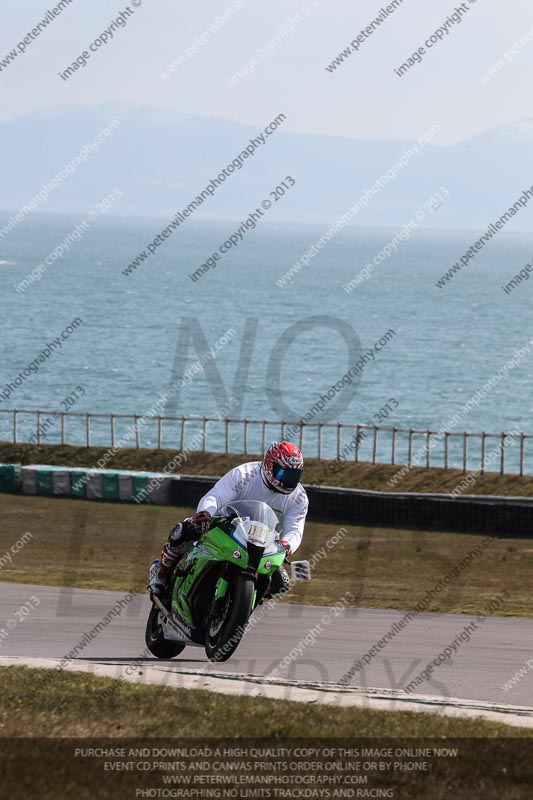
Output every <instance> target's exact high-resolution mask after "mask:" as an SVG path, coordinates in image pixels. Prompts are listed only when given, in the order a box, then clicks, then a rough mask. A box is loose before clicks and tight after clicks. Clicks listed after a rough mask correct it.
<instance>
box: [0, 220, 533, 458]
mask: <svg viewBox="0 0 533 800" xmlns="http://www.w3.org/2000/svg"><path fill="white" fill-rule="evenodd" d="M9 216H10V213H9V212H4V213H3V214H1V215H0V229H2V226H4V225H5V224H6V221H7V220H8V217H9ZM82 221H83V217H81V216H76V215H50V214H46V215H45V214H38V213H34V214H32V215H30V216H29V217H27V218H26V219H25V220H24V221H22V222H21V223H20V224H18V225H15V226H14V227H13V230H11V231H10V232H8V233H7V234H5V233H4V234H3V235H1V236H0V297H1V306H0V307H1V316H0V326H1V331H0V333H1V338H0V349H1V353H2V358H1V361H0V439H10V438H11V436H12V414H7V413H4V412H5V411H6V410H12V409H20V410H23V411H33V410H37V409H39V410H42V411H43V413H44V412H50V411H61V410H68V411H70V412H75V413H78V414H82V413H83V414H84V413H86V412H89V413H91V414H111V413H113V414H117V415H120V414H125V415H132V414H137V415H140V416H144V417H151V416H153V415H154V413H158V414H164V415H167V416H179V417H181V416H185V417H187V418H201V417H208V418H215V419H222V418H225V417H231V418H232V419H241V418H247V419H250V420H259V421H262V420H268V421H272V422H273V423H276V422H279V421H280V420H285V421H288V422H295V421H298V420H301V419H304V420H306V421H307V422H309V423H318V422H321V423H323V424H324V428H323V430H322V434H321V436H322V438H321V446H322V448H323V454H324V453H328V454H330V455H331V454H332V453H333V451H334V450H335V451H336V448H337V441H338V439H337V435H338V429H337V427H336V426H337V423H342V424H344V425H355V424H368V425H374V424H376V425H381V426H385V427H390V428H393V427H396V428H400V429H416V430H420V431H425V430H432V431H440V430H444V429H447V430H449V431H452V432H454V433H456V432H458V431H468V432H470V433H479V432H481V431H485V432H489V433H501V432H502V431H504V432H509V431H521V432H524V433H526V434H533V425H532V414H533V397H532V391H531V390H532V377H533V344H530V340H531V339H533V325H532V314H531V305H532V303H531V300H532V294H533V274H532V273H531V272H529V271H528V270H527V268H526V267H527V265H530V266H531V264H532V262H533V234H527V233H522V234H521V233H510V232H505V231H502V232H499V234H498V235H497V236H495V237H493V238H492V239H491V240H490V242H488V243H486V244H485V245H484V247H483V248H482V249H481V250H479V252H477V253H476V255H475V257H473V258H471V259H470V260H469V261H468V263H467V265H466V266H465V267H463V268H462V269H461V270H460V271H458V272H456V273H455V274H454V275H453V277H452V278H451V279H450V280H449V281H446V282H445V285H444V286H443V287H438V286H437V285H436V284H437V282H438V281H439V279H440V278H441V277H442V275H443V274H444V273H446V272H447V270H449V269H450V268H451V267H452V265H453V264H455V263H457V262H458V261H459V260H460V258H461V257H462V256H463V255H464V254H465V253H466V252H467V251H468V250H469V248H470V247H472V245H473V244H474V243H475V242H476V241H477V240H478V238H479V235H480V233H481V232H480V231H468V230H464V231H443V230H440V231H438V230H429V229H424V230H422V229H419V230H416V231H414V232H412V233H411V235H410V236H409V237H406V238H405V239H404V240H402V241H401V242H400V243H399V244H397V246H396V248H395V249H394V248H390V247H389V248H388V250H389V252H390V251H391V249H392V250H393V252H392V254H391V255H390V256H387V255H386V254H384V252H383V248H384V247H386V245H387V244H388V243H390V242H391V240H393V239H394V237H395V235H396V233H397V231H396V230H395V229H388V228H379V229H378V228H374V229H365V228H360V227H353V226H351V227H350V226H346V227H345V228H343V229H340V230H338V232H336V233H335V234H334V235H332V236H330V237H329V238H327V239H325V238H324V236H325V233H326V231H327V230H328V224H327V223H325V224H324V225H322V226H321V225H299V226H295V225H274V224H270V225H269V224H268V223H266V222H261V224H260V225H258V226H257V227H255V228H252V227H249V228H246V229H245V231H244V233H243V235H242V237H240V236H239V235H238V233H237V231H238V229H239V227H240V223H239V222H232V221H202V222H200V221H194V220H187V221H186V224H184V225H183V226H180V228H179V229H178V230H176V232H173V233H172V234H171V235H170V236H168V237H167V238H165V239H163V238H161V239H160V243H159V244H158V245H157V246H153V247H152V250H153V254H148V255H147V256H146V257H145V259H144V261H139V262H138V266H137V268H136V269H134V270H131V271H130V274H125V271H126V269H127V267H128V265H129V264H131V263H133V261H134V260H135V259H136V258H137V257H138V256H139V253H141V252H142V251H143V250H144V251H145V252H146V253H148V250H147V245H148V244H150V243H151V242H153V241H154V239H155V237H156V236H157V235H158V234H160V232H161V231H162V230H163V228H165V227H166V226H167V225H168V223H169V222H170V220H166V219H155V218H150V219H141V218H129V219H126V218H120V217H112V216H110V215H103V216H102V218H100V219H97V220H93V221H92V222H91V224H90V225H89V226H87V225H82V226H81V227H82V230H81V233H80V225H81V223H82ZM76 230H77V231H78V235H75V234H74V231H76ZM4 231H5V228H4ZM241 233H242V229H241ZM230 237H233V240H232V239H231V238H230ZM396 239H397V237H396ZM228 243H229V244H228ZM317 243H321V244H317ZM58 248H59V250H58ZM380 253H381V256H380V255H379V254H380ZM302 256H303V257H304V258H303V263H302V261H301V259H302ZM47 260H48V263H47ZM296 264H298V267H297V268H295V269H293V270H292V273H289V271H290V270H291V268H294V265H296ZM368 265H371V267H370V268H369V267H368ZM365 267H366V268H367V269H366V271H365V272H364V273H361V271H362V270H364V268H365ZM521 270H522V271H523V272H522V275H523V277H522V278H521V280H520V281H518V282H515V285H514V286H513V287H511V289H508V290H507V291H505V290H504V288H502V287H504V286H508V285H509V282H510V281H511V280H512V279H513V278H514V276H515V275H516V274H519V273H520V271H521ZM358 274H359V275H361V274H364V275H366V276H367V277H364V279H363V280H358V279H355V276H356V275H358ZM32 275H33V277H32ZM287 275H289V277H288V278H287ZM284 276H285V280H284V279H283V277H284ZM526 276H527V277H526ZM530 278H531V279H530ZM354 279H355V283H356V285H355V284H354ZM350 281H351V282H352V283H351V284H350ZM347 286H351V287H352V288H351V290H350V291H347V290H346V287H347ZM73 320H81V322H79V321H78V322H76V323H75V324H74V327H73V328H72V331H71V332H70V333H68V335H67V336H66V338H62V335H64V332H65V331H67V332H68V331H69V330H70V329H69V327H68V326H69V325H71V323H73ZM58 338H59V340H60V342H59V344H58V343H56V345H55V346H51V345H52V344H53V342H54V340H56V339H58ZM527 348H529V352H528V350H527ZM31 364H33V365H34V366H33V367H31V366H30V365H31ZM494 376H497V377H496V378H495V377H494ZM69 398H70V399H69ZM468 401H470V404H469V406H468V407H467V406H466V404H467V403H468ZM313 409H314V410H313ZM45 416H46V415H45ZM453 420H455V421H453ZM452 421H453V422H452ZM18 424H19V428H18V436H19V438H21V439H25V440H28V438H29V437H30V436H31V434H32V432H35V429H36V422H35V416H33V415H31V414H20V415H19V417H18ZM116 424H117V430H118V434H117V435H119V436H120V435H122V436H124V437H126V439H127V441H128V445H127V446H131V445H132V444H135V439H134V438H133V439H132V437H131V432H130V433H128V432H127V431H128V429H129V426H130V425H131V420H128V419H122V418H119V419H118V420H117V422H116ZM59 428H60V426H59V425H58V424H54V425H52V424H51V425H50V429H49V430H47V431H44V432H43V441H49V442H55V441H58V437H59V435H60V430H59ZM109 430H110V429H109V422H108V420H106V419H103V418H98V417H96V418H95V419H92V420H91V437H92V438H91V441H92V443H93V444H103V445H107V444H109V443H110V434H109ZM207 430H208V436H207V439H206V442H207V449H216V450H220V449H224V447H225V446H226V445H225V430H224V425H223V424H222V423H219V422H214V423H209V424H208V428H207ZM85 431H86V420H85V419H84V418H83V417H81V416H80V417H78V418H72V419H69V420H68V421H67V432H68V435H67V438H70V440H71V441H73V440H76V441H81V438H83V436H84V434H85ZM199 431H200V432H201V431H202V425H201V423H190V424H189V425H187V426H186V433H185V442H184V445H185V446H191V447H192V446H195V447H198V441H199V440H198V432H199ZM281 432H282V431H281V428H280V427H279V425H278V426H276V425H275V424H273V425H268V426H267V428H266V433H265V431H264V429H263V427H262V425H261V424H255V423H254V424H251V425H250V426H249V428H248V436H249V437H250V438H249V442H248V446H249V449H250V448H251V449H252V451H255V452H259V449H260V447H261V445H262V443H263V441H264V437H265V436H266V439H267V440H271V439H273V438H278V437H279V436H280V435H281ZM283 432H284V433H286V430H284V431H283ZM243 435H244V434H243V427H242V426H240V425H237V424H233V425H232V426H231V427H230V432H229V442H230V446H231V448H232V449H234V450H239V448H240V447H241V444H242V442H243ZM305 435H307V436H308V437H311V438H307V439H305V441H304V445H305V444H306V443H307V444H308V447H307V452H308V454H309V455H315V452H314V451H315V450H316V446H317V441H318V439H317V431H316V429H313V430H311V429H309V430H308V431H306V432H305ZM180 436H181V429H180V425H179V424H178V423H165V426H164V446H177V445H179V443H180ZM140 437H141V444H142V445H143V446H150V445H153V444H154V443H155V442H156V441H157V431H156V426H155V425H154V424H153V423H152V422H149V421H147V422H146V424H144V426H143V428H142V430H141V432H140ZM191 437H192V438H191ZM293 438H294V437H293ZM452 438H453V437H452ZM126 439H125V440H124V441H126ZM370 440H371V436H369V437H368V440H367V441H366V442H364V445H365V446H370V444H369V443H370ZM347 441H349V431H344V430H343V432H342V443H343V446H344V444H345V443H346V442H347ZM398 441H399V444H398V447H399V451H398V453H397V454H396V456H397V457H398V458H400V460H401V456H402V453H403V454H404V455H405V447H406V440H405V439H402V438H401V436H400V439H399V440H398ZM423 441H424V439H423V436H422V435H420V439H419V442H423ZM191 442H194V444H191ZM472 442H473V443H474V445H473V446H474V450H475V447H477V444H476V442H477V439H475V437H474V438H473V439H472ZM494 442H496V440H494ZM456 444H457V447H456V448H455V450H454V449H453V447H452V450H453V452H454V453H455V455H454V458H456V459H457V458H459V457H460V450H461V447H462V445H461V447H460V446H459V445H460V443H459V439H457V442H456ZM526 445H527V446H526V462H527V464H528V465H529V470H530V471H531V470H533V444H531V445H529V440H527V442H526ZM415 446H416V442H415ZM376 448H377V449H376V452H377V457H378V458H379V459H380V460H385V461H386V460H388V459H389V460H390V458H389V456H390V442H389V440H388V439H387V434H386V433H384V434H383V436H381V437H380V439H379V442H378V444H377V446H376ZM402 448H404V449H403V450H402ZM528 448H530V449H531V451H532V453H531V456H532V458H529V454H528V452H527V451H528ZM304 449H305V448H304ZM472 452H474V451H472ZM438 453H440V449H439V448H437V447H436V448H435V454H434V457H435V458H436V459H437V460H436V461H435V462H434V463H438V459H439V458H441V456H440V455H438ZM347 457H350V458H352V457H353V449H352V451H350V453H349V456H347ZM432 457H433V456H432ZM469 457H470V456H469ZM472 458H474V456H472ZM474 460H475V459H474ZM432 463H433V461H432Z"/></svg>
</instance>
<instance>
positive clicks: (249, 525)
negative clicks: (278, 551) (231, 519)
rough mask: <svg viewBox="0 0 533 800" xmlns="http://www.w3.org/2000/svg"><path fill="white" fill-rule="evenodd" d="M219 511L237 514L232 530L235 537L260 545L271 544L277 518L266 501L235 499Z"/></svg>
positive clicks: (274, 534)
mask: <svg viewBox="0 0 533 800" xmlns="http://www.w3.org/2000/svg"><path fill="white" fill-rule="evenodd" d="M221 513H223V514H230V513H234V514H237V518H236V519H235V531H234V535H235V538H236V539H240V540H241V541H242V542H243V543H245V542H252V543H253V544H257V545H260V546H262V547H267V546H269V545H271V544H273V542H274V540H275V538H276V525H277V524H278V518H277V516H276V514H275V513H274V511H273V510H272V509H271V508H270V506H268V505H267V504H266V503H263V502H261V501H260V500H236V501H235V502H233V503H228V505H227V506H226V507H225V508H224V509H221Z"/></svg>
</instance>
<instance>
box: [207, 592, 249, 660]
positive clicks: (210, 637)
mask: <svg viewBox="0 0 533 800" xmlns="http://www.w3.org/2000/svg"><path fill="white" fill-rule="evenodd" d="M254 590H255V586H254V583H253V581H251V580H246V579H243V578H240V579H238V580H236V581H235V582H231V583H230V584H229V585H228V590H227V594H226V598H227V603H226V604H225V606H224V608H223V610H222V612H221V614H220V615H219V616H217V617H213V616H210V618H209V620H208V623H207V630H206V633H205V652H206V653H207V657H208V658H209V659H210V661H227V659H228V658H229V657H230V656H232V655H233V653H234V652H235V650H236V649H237V647H238V646H239V644H240V641H241V639H242V637H243V635H244V631H245V629H246V625H247V623H248V619H249V618H250V614H251V613H252V603H253V599H254Z"/></svg>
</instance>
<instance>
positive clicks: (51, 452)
mask: <svg viewBox="0 0 533 800" xmlns="http://www.w3.org/2000/svg"><path fill="white" fill-rule="evenodd" d="M107 451H108V448H105V447H77V446H74V445H39V446H38V445H33V446H28V445H13V444H7V443H0V462H3V463H7V464H15V463H16V464H54V465H63V466H71V467H75V466H81V467H90V466H94V465H95V464H96V463H97V461H98V459H99V458H101V457H102V456H103V455H104V453H106V452H107ZM178 454H179V452H178V451H175V450H144V449H139V450H135V449H123V450H118V451H117V452H116V454H115V455H114V456H113V458H112V459H111V460H110V461H109V462H108V467H110V468H116V469H133V470H150V471H159V470H163V469H164V467H165V466H166V465H167V464H168V463H169V462H170V461H171V460H172V459H174V458H175V457H177V456H178ZM259 458H261V456H259V455H258V456H242V455H235V454H225V453H207V452H206V453H196V452H191V453H188V454H186V458H185V461H184V463H183V469H182V472H183V473H184V474H191V475H215V476H220V475H223V474H224V473H225V472H227V470H229V469H231V468H232V467H235V466H237V465H238V464H241V463H242V462H243V461H253V460H256V459H259ZM400 469H401V467H400V466H398V465H396V466H392V465H391V464H369V463H366V462H359V463H357V464H356V463H355V462H353V461H338V462H337V461H326V460H324V461H318V460H317V459H316V458H315V459H313V458H308V459H306V461H305V472H304V480H305V483H307V484H316V485H319V486H333V485H334V486H344V487H347V488H356V489H372V490H375V491H386V492H438V493H440V492H442V493H447V492H451V491H453V489H454V488H455V487H456V486H457V485H458V484H459V483H460V482H461V481H462V480H463V479H464V478H465V474H464V473H463V472H461V471H460V470H457V469H448V470H445V469H439V468H429V469H426V468H424V467H414V468H413V469H410V470H409V471H408V472H407V474H406V475H405V476H404V477H403V478H402V479H401V480H399V481H398V483H396V484H395V485H393V486H390V485H389V484H388V481H389V480H390V479H392V478H393V476H394V475H396V473H397V472H398V471H399V470H400ZM463 494H479V495H486V494H489V495H491V494H493V495H508V496H513V497H533V477H522V478H520V477H519V476H517V475H499V474H497V473H493V472H491V473H487V474H486V475H481V476H480V477H479V478H477V480H476V481H475V482H474V483H473V485H472V486H471V487H469V488H468V489H467V490H465V491H464V492H463Z"/></svg>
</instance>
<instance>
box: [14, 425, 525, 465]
mask: <svg viewBox="0 0 533 800" xmlns="http://www.w3.org/2000/svg"><path fill="white" fill-rule="evenodd" d="M28 417H30V418H31V419H32V421H30V422H29V423H28ZM125 420H129V421H130V425H129V426H128V427H127V428H126V430H125V432H123V433H121V432H120V430H119V428H120V427H121V423H122V427H124V426H123V422H124V421H125ZM67 423H68V425H67ZM50 434H51V435H50ZM141 434H142V437H141ZM286 438H288V439H290V440H292V441H294V442H295V443H297V444H298V445H299V446H300V448H301V449H302V450H304V451H305V452H304V455H305V456H306V457H307V458H313V457H314V458H318V459H320V460H322V459H340V460H346V461H354V462H359V461H365V462H370V463H372V464H393V465H395V464H396V465H398V466H401V465H406V466H409V467H412V466H422V467H431V466H433V467H444V468H446V469H447V468H456V469H462V471H463V472H467V471H471V470H479V471H480V472H481V474H483V473H484V472H486V471H491V472H495V471H497V472H499V473H500V475H504V474H519V475H524V474H533V452H531V453H529V452H526V445H527V440H529V439H532V438H533V435H531V434H524V433H520V434H516V433H515V434H512V433H504V432H502V433H486V432H481V433H469V432H466V431H462V432H459V431H458V432H454V431H432V430H419V429H416V428H397V427H388V426H380V425H366V424H359V423H357V424H346V423H332V422H308V423H305V422H294V423H292V422H288V421H284V420H265V419H262V420H259V419H232V418H230V417H226V418H220V417H183V416H182V417H176V416H143V415H140V414H112V413H108V414H104V413H90V412H80V411H45V410H42V409H38V410H28V409H0V440H3V441H10V442H12V443H14V444H17V443H20V444H24V443H27V444H43V443H46V444H56V443H58V444H74V445H76V444H77V445H81V446H85V447H90V446H100V447H110V448H124V447H133V448H140V447H147V448H155V449H158V450H162V449H177V450H181V451H183V450H188V451H202V452H206V451H207V450H211V451H214V452H224V453H236V454H242V455H252V454H259V453H262V452H263V451H264V450H265V448H266V447H267V446H268V444H269V443H270V442H271V441H274V440H276V439H278V440H279V439H286ZM493 444H495V446H494V447H491V446H492V445H493ZM487 463H488V464H489V466H492V469H487Z"/></svg>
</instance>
